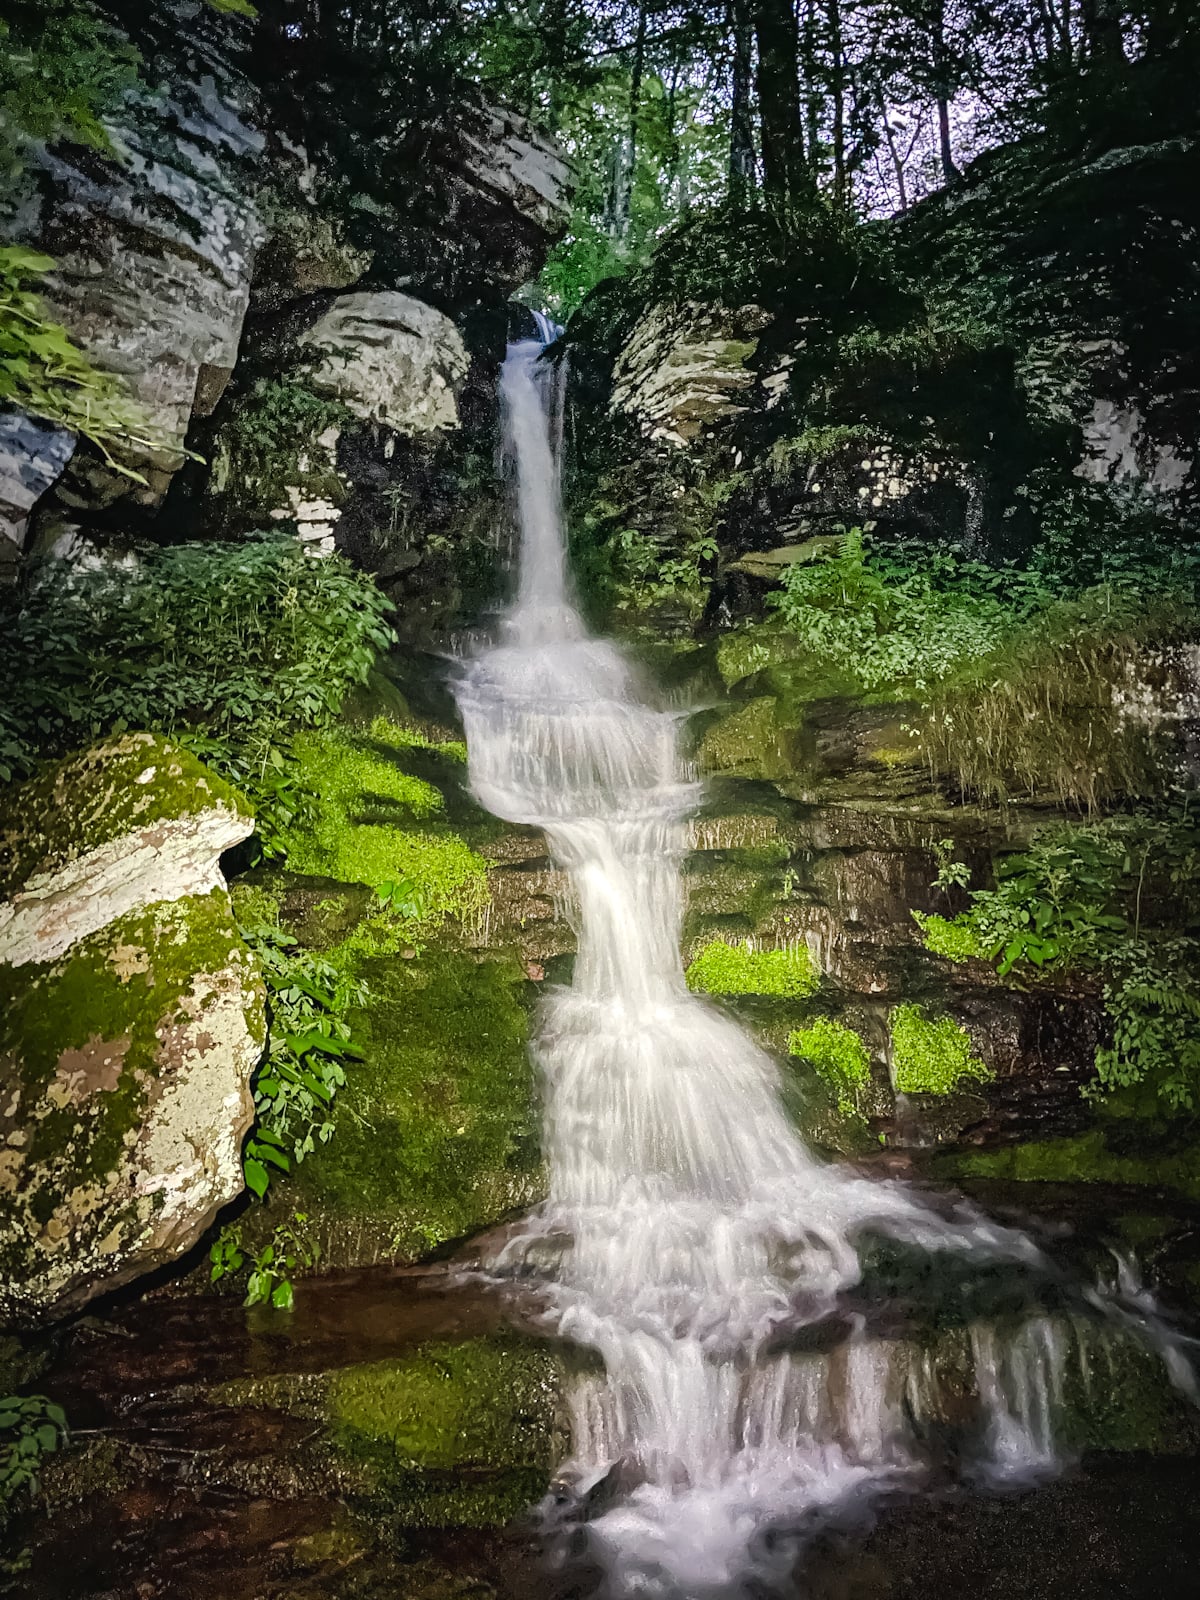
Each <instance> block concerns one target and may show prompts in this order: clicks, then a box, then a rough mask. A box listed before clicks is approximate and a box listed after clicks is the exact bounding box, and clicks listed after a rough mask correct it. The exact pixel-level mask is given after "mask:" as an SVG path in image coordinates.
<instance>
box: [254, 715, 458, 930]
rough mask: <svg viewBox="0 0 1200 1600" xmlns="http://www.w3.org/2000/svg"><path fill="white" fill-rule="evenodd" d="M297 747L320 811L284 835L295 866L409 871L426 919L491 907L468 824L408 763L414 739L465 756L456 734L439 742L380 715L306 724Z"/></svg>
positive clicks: (374, 884) (330, 872) (378, 874)
mask: <svg viewBox="0 0 1200 1600" xmlns="http://www.w3.org/2000/svg"><path fill="white" fill-rule="evenodd" d="M295 749H296V754H297V756H298V758H299V761H300V767H301V781H302V783H303V784H304V786H305V787H306V788H307V789H309V790H311V792H312V793H313V795H314V796H315V804H314V807H313V814H312V816H311V818H308V819H306V820H305V822H304V823H303V824H298V825H296V826H294V827H293V828H292V829H291V830H290V831H289V833H288V834H287V835H286V836H285V845H286V849H287V860H288V866H289V867H290V868H291V869H292V870H293V871H295V872H302V873H311V874H314V875H317V876H323V877H331V878H338V879H340V880H341V881H342V882H343V883H365V884H367V885H368V886H369V887H370V888H372V889H377V888H379V886H380V885H381V884H384V883H388V882H396V881H399V880H400V879H402V878H407V879H408V880H409V881H410V882H411V884H412V885H413V888H414V889H415V891H416V893H417V895H418V897H419V899H420V901H421V903H422V905H423V908H424V910H423V920H426V921H433V922H436V921H439V920H440V919H441V918H442V917H444V916H446V915H457V916H464V915H467V914H469V913H471V912H473V911H479V910H482V908H483V907H484V906H485V905H486V904H487V901H488V887H487V866H486V863H485V862H484V861H483V859H482V857H481V856H479V855H477V854H476V852H475V851H474V850H472V849H471V847H470V846H469V845H468V844H467V842H466V841H465V840H464V839H463V838H462V837H461V836H460V835H459V834H457V833H455V832H453V831H452V830H451V829H450V828H449V827H447V826H446V825H445V824H443V823H440V822H437V821H436V820H434V819H436V818H438V817H439V816H440V815H441V813H442V811H443V810H444V800H443V797H442V794H441V792H440V791H439V790H438V789H437V788H435V787H434V785H433V784H431V783H429V782H427V781H426V780H425V779H423V778H418V777H415V776H414V775H413V774H412V773H410V772H407V771H405V769H404V766H403V759H404V753H405V751H408V750H414V749H420V750H425V749H436V750H439V751H440V752H441V753H443V754H449V755H450V757H451V759H457V754H456V753H455V751H454V744H453V741H451V742H450V744H449V745H448V746H443V745H438V744H436V743H434V742H433V741H430V740H428V739H427V738H425V737H424V736H423V735H420V734H418V733H414V732H413V730H411V729H406V728H401V727H399V726H398V725H396V724H394V723H391V722H388V721H387V720H386V719H377V720H376V722H375V723H373V724H372V727H371V731H370V733H369V734H357V733H352V732H350V731H349V730H346V729H333V730H325V731H322V732H318V733H309V734H302V735H301V736H300V737H299V738H297V740H296V741H295ZM421 824H424V826H421Z"/></svg>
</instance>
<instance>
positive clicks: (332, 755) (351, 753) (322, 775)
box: [293, 717, 445, 819]
mask: <svg viewBox="0 0 1200 1600" xmlns="http://www.w3.org/2000/svg"><path fill="white" fill-rule="evenodd" d="M385 731H386V732H387V733H388V734H389V735H390V737H388V738H386V739H385V738H384V737H383V734H384V732H385ZM402 731H403V730H401V729H399V728H397V727H396V726H395V725H394V724H393V723H389V722H388V721H387V720H386V718H383V717H379V718H376V721H375V722H374V723H373V724H372V726H371V734H370V737H369V738H364V737H363V736H362V735H361V734H355V733H351V732H350V731H349V730H348V729H342V728H322V729H319V730H317V731H316V732H313V733H302V734H299V735H298V736H297V738H296V739H295V741H294V744H293V748H294V750H295V752H296V757H297V760H298V761H299V763H300V774H301V780H302V781H303V782H304V783H305V784H306V785H308V786H310V787H311V788H312V789H314V790H315V791H316V793H317V794H318V795H319V796H320V798H321V800H322V802H324V803H327V804H328V803H330V802H337V803H340V805H341V807H342V809H343V810H346V809H352V810H356V811H360V812H362V814H363V815H368V814H372V813H373V814H377V815H380V816H383V815H387V816H389V817H390V816H396V817H400V818H407V819H412V818H413V817H416V818H418V819H424V818H427V817H433V816H437V815H438V813H439V812H441V811H443V810H444V809H445V801H444V800H443V799H442V795H441V792H440V791H439V790H438V789H435V788H434V786H433V784H431V783H426V782H425V781H424V779H422V778H415V777H413V776H412V774H411V773H408V772H405V771H404V769H403V767H401V766H400V765H398V763H397V762H396V761H395V759H394V758H393V756H392V754H391V752H392V751H393V750H403V749H409V748H412V747H413V746H414V744H418V741H415V740H404V739H401V738H399V737H397V736H398V735H400V734H401V733H402ZM418 747H419V745H418Z"/></svg>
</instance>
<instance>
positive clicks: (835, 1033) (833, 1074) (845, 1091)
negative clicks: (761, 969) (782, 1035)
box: [788, 1017, 871, 1116]
mask: <svg viewBox="0 0 1200 1600" xmlns="http://www.w3.org/2000/svg"><path fill="white" fill-rule="evenodd" d="M788 1050H789V1052H790V1053H791V1054H792V1055H794V1056H800V1057H801V1058H802V1059H803V1060H805V1061H807V1062H808V1063H809V1064H810V1066H811V1067H812V1068H813V1070H814V1071H815V1072H816V1073H817V1074H818V1075H819V1076H820V1077H822V1078H824V1080H825V1082H826V1083H827V1084H829V1086H830V1088H831V1089H833V1091H834V1093H835V1094H836V1095H837V1103H838V1110H839V1111H840V1112H841V1113H842V1115H843V1116H856V1115H861V1114H862V1101H863V1097H864V1095H865V1094H866V1091H867V1090H868V1089H869V1088H870V1084H871V1057H870V1054H869V1053H868V1050H867V1047H866V1045H865V1044H864V1043H863V1042H862V1040H861V1039H860V1038H859V1036H858V1034H857V1033H855V1031H854V1029H853V1028H848V1027H847V1026H846V1024H845V1023H844V1022H834V1021H832V1020H831V1019H830V1018H828V1017H818V1018H817V1019H816V1021H815V1022H813V1023H812V1024H811V1026H809V1027H807V1028H798V1029H797V1030H796V1031H795V1032H794V1033H792V1034H789V1036H788Z"/></svg>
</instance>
